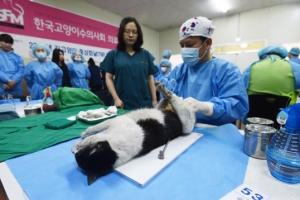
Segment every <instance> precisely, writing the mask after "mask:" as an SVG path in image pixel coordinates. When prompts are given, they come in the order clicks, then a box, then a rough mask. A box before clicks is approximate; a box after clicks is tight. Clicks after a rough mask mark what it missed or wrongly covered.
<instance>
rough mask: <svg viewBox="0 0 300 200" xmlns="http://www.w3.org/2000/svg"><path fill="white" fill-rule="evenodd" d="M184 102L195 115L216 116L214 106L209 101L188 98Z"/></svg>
mask: <svg viewBox="0 0 300 200" xmlns="http://www.w3.org/2000/svg"><path fill="white" fill-rule="evenodd" d="M183 102H185V103H187V104H188V105H190V106H191V107H192V108H193V110H194V112H195V113H202V114H203V115H206V116H211V115H212V114H214V104H213V103H211V102H207V101H198V100H196V99H194V98H192V97H188V98H186V99H184V100H183Z"/></svg>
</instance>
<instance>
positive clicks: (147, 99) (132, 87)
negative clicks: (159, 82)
mask: <svg viewBox="0 0 300 200" xmlns="http://www.w3.org/2000/svg"><path fill="white" fill-rule="evenodd" d="M118 42H119V43H118V45H117V48H116V49H115V50H111V51H110V52H108V54H107V55H106V57H105V59H104V60H103V62H102V63H101V68H102V69H103V70H104V71H105V72H106V84H107V87H108V89H109V91H110V93H111V95H112V97H113V100H114V105H115V106H116V107H121V108H124V109H128V110H132V109H138V108H145V107H147V108H151V107H153V106H155V105H156V103H157V99H156V89H155V85H154V78H153V74H155V73H156V72H157V71H158V70H157V68H156V67H155V66H154V64H153V57H152V56H151V54H150V53H149V52H148V51H147V50H145V49H143V48H141V46H142V45H143V33H142V29H141V27H140V25H139V23H138V22H137V20H136V19H135V18H132V17H126V18H124V19H123V20H122V21H121V24H120V27H119V32H118ZM114 76H115V79H114V80H113V77H114Z"/></svg>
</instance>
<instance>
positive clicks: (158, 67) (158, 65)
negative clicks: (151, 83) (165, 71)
mask: <svg viewBox="0 0 300 200" xmlns="http://www.w3.org/2000/svg"><path fill="white" fill-rule="evenodd" d="M151 56H152V59H153V64H154V66H156V67H157V70H158V72H156V73H155V74H154V75H153V77H154V80H155V79H156V78H157V77H158V76H160V74H161V71H160V64H159V63H155V62H154V61H155V58H156V56H155V55H154V54H151ZM156 93H157V91H156Z"/></svg>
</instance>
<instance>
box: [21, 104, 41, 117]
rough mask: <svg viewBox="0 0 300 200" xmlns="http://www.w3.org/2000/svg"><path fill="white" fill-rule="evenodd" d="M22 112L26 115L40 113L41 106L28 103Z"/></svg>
mask: <svg viewBox="0 0 300 200" xmlns="http://www.w3.org/2000/svg"><path fill="white" fill-rule="evenodd" d="M24 113H25V115H26V116H32V115H37V114H41V113H42V108H41V106H36V105H28V106H26V107H24Z"/></svg>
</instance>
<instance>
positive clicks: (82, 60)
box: [71, 51, 86, 63]
mask: <svg viewBox="0 0 300 200" xmlns="http://www.w3.org/2000/svg"><path fill="white" fill-rule="evenodd" d="M75 54H80V56H81V61H80V62H82V63H84V62H85V61H86V60H85V59H84V57H83V55H82V53H81V52H80V51H73V53H72V54H71V59H72V60H73V62H75V59H74V58H75Z"/></svg>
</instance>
